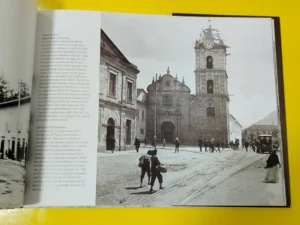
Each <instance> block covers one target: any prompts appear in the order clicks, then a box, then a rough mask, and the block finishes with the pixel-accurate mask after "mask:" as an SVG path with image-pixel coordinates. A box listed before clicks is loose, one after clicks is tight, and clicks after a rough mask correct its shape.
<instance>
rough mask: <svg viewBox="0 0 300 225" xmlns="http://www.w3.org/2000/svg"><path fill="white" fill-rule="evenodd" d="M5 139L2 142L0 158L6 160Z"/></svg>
mask: <svg viewBox="0 0 300 225" xmlns="http://www.w3.org/2000/svg"><path fill="white" fill-rule="evenodd" d="M4 141H5V140H4V139H2V140H1V145H0V158H1V159H4Z"/></svg>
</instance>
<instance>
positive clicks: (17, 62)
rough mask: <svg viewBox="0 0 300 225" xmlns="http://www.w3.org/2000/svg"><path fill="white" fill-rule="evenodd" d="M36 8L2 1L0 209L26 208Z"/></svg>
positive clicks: (21, 0) (28, 3) (31, 0)
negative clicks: (25, 192)
mask: <svg viewBox="0 0 300 225" xmlns="http://www.w3.org/2000/svg"><path fill="white" fill-rule="evenodd" d="M36 11H37V5H36V1H35V0H27V1H24V0H2V1H0V30H1V31H0V209H3V208H19V207H23V202H24V187H25V185H24V179H25V176H26V173H25V160H26V154H27V149H28V147H27V145H28V132H29V119H30V101H31V82H32V73H33V60H34V43H35V28H36Z"/></svg>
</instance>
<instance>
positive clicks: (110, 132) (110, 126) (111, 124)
mask: <svg viewBox="0 0 300 225" xmlns="http://www.w3.org/2000/svg"><path fill="white" fill-rule="evenodd" d="M111 138H115V121H114V119H113V118H109V119H108V120H107V127H106V150H113V149H114V143H115V142H113V141H112V139H111Z"/></svg>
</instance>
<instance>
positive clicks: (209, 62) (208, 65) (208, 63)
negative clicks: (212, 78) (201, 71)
mask: <svg viewBox="0 0 300 225" xmlns="http://www.w3.org/2000/svg"><path fill="white" fill-rule="evenodd" d="M206 68H207V69H212V68H213V58H212V57H211V56H207V57H206Z"/></svg>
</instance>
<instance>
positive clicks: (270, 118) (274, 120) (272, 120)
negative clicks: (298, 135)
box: [253, 110, 278, 125]
mask: <svg viewBox="0 0 300 225" xmlns="http://www.w3.org/2000/svg"><path fill="white" fill-rule="evenodd" d="M253 125H278V115H277V111H276V110H275V111H273V112H271V113H270V114H269V115H267V116H266V117H265V118H263V119H261V120H259V121H258V122H256V123H255V124H253Z"/></svg>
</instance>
